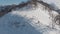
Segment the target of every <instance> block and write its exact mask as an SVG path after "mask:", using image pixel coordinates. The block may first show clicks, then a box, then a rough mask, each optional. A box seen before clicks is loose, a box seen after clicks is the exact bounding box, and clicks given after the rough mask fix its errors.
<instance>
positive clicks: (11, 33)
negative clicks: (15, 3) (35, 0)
mask: <svg viewBox="0 0 60 34" xmlns="http://www.w3.org/2000/svg"><path fill="white" fill-rule="evenodd" d="M28 8H29V7H28ZM53 12H54V11H53ZM54 13H55V12H54ZM55 14H56V13H55ZM49 17H50V15H49V14H48V11H45V10H43V8H42V7H41V6H40V5H38V7H37V8H36V9H34V8H32V9H29V10H28V9H23V10H16V11H12V12H10V13H8V14H6V15H4V16H3V17H1V18H0V34H59V33H60V31H59V30H55V29H51V28H49V27H47V26H50V24H51V19H49Z"/></svg>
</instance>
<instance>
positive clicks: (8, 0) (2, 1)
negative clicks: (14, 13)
mask: <svg viewBox="0 0 60 34" xmlns="http://www.w3.org/2000/svg"><path fill="white" fill-rule="evenodd" d="M22 1H23V2H25V1H27V0H0V5H10V4H19V3H21V2H22Z"/></svg>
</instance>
